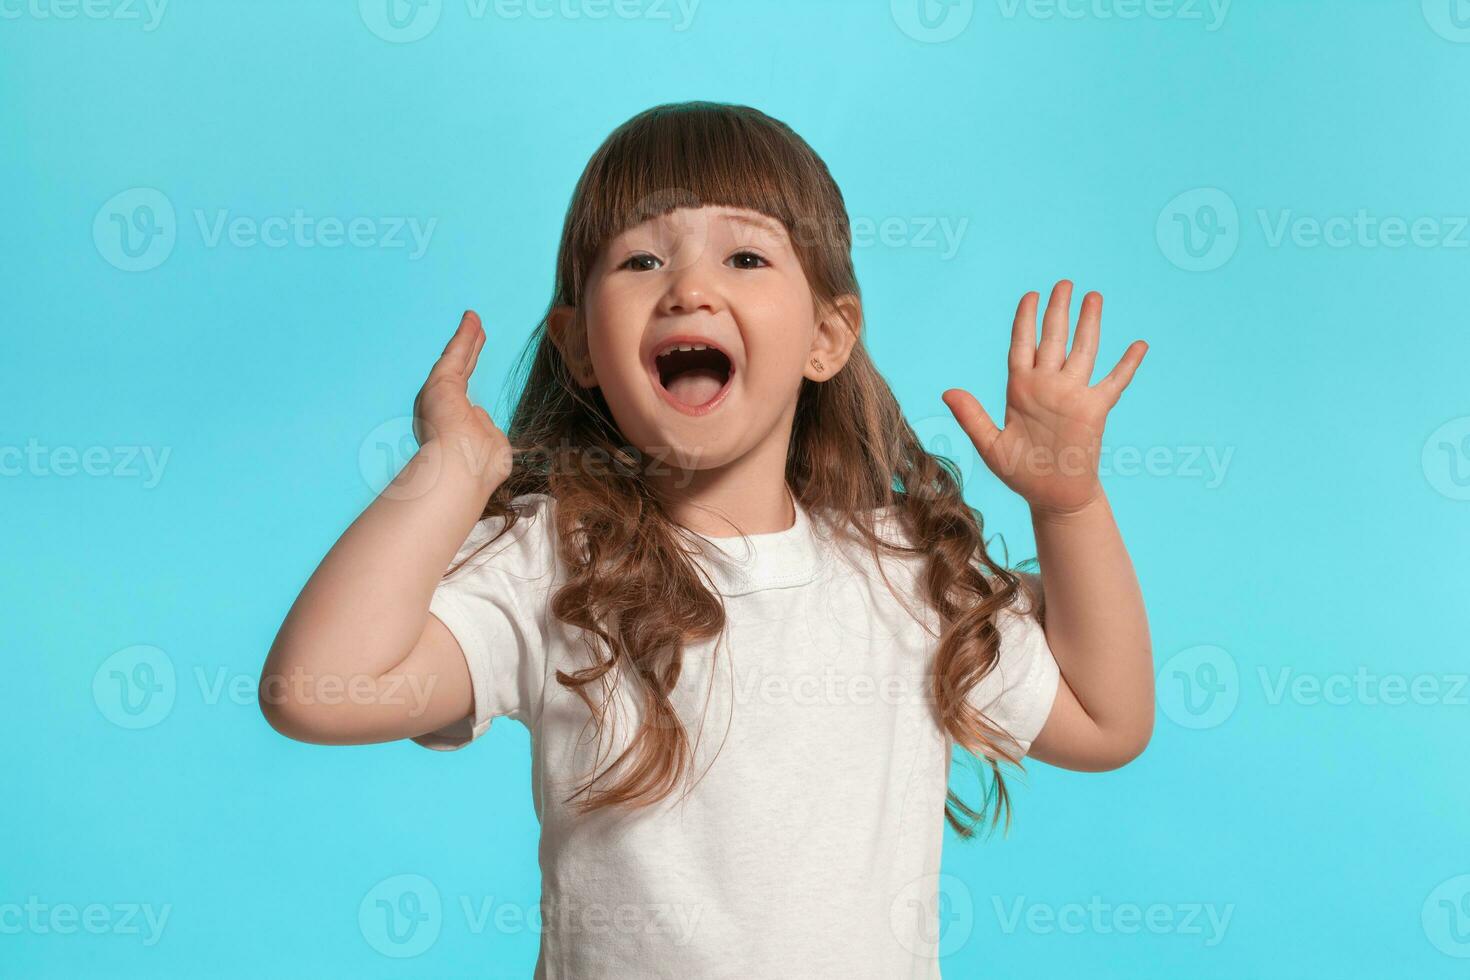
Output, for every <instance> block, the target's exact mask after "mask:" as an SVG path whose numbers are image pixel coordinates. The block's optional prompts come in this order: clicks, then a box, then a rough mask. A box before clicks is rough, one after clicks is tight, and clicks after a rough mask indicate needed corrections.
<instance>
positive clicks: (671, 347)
mask: <svg viewBox="0 0 1470 980" xmlns="http://www.w3.org/2000/svg"><path fill="white" fill-rule="evenodd" d="M709 349H710V346H709V345H708V344H670V345H669V346H668V347H665V348H664V349H663V350H661V351H659V352H658V356H659V357H663V356H664V355H665V354H671V353H673V352H674V351H676V350H709Z"/></svg>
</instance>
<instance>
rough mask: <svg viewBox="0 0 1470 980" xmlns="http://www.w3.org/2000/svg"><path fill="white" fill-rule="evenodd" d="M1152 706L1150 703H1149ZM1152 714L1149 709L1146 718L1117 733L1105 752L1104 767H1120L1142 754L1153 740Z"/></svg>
mask: <svg viewBox="0 0 1470 980" xmlns="http://www.w3.org/2000/svg"><path fill="white" fill-rule="evenodd" d="M1150 707H1152V704H1150ZM1153 735H1154V715H1153V712H1152V711H1149V713H1148V717H1147V719H1145V721H1144V722H1142V723H1140V724H1139V725H1138V726H1135V727H1134V728H1133V729H1131V730H1129V731H1127V732H1125V733H1123V734H1122V735H1119V736H1118V737H1117V738H1116V739H1115V740H1114V742H1113V746H1112V750H1111V751H1110V752H1108V754H1107V764H1106V765H1105V766H1104V768H1105V769H1122V768H1123V767H1124V766H1126V765H1128V763H1130V762H1132V761H1133V760H1134V759H1137V758H1138V757H1139V756H1141V755H1143V750H1144V749H1146V748H1148V743H1149V742H1151V741H1153Z"/></svg>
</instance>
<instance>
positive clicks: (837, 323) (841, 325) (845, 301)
mask: <svg viewBox="0 0 1470 980" xmlns="http://www.w3.org/2000/svg"><path fill="white" fill-rule="evenodd" d="M818 312H819V313H821V312H822V311H820V310H819V311H818ZM862 325H863V304H862V301H861V300H859V299H858V298H857V297H856V296H854V295H852V294H851V293H844V294H842V295H841V296H839V297H837V298H836V299H834V300H833V301H832V304H831V307H830V308H829V309H828V310H827V311H826V314H825V315H824V316H822V318H821V319H820V320H818V321H817V329H816V333H815V334H813V336H812V349H811V352H810V353H809V354H808V355H807V361H806V369H805V370H804V371H803V372H802V373H803V374H805V375H806V376H807V377H808V378H811V379H812V380H813V381H827V380H829V379H831V378H832V377H833V376H834V375H836V374H837V372H838V371H841V370H842V366H843V365H844V364H846V363H847V358H848V355H850V354H851V353H852V348H853V345H854V344H856V343H857V339H858V331H859V330H861V329H862Z"/></svg>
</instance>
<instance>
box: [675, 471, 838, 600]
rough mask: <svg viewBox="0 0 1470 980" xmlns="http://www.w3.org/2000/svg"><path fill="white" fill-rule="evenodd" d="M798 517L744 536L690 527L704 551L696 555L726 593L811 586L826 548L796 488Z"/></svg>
mask: <svg viewBox="0 0 1470 980" xmlns="http://www.w3.org/2000/svg"><path fill="white" fill-rule="evenodd" d="M787 493H788V494H790V495H791V502H792V504H793V505H794V509H795V511H796V522H795V523H794V524H793V525H792V526H791V527H789V528H787V529H785V530H784V531H770V532H767V533H765V534H748V535H746V536H744V537H740V536H739V535H736V536H733V537H721V538H715V537H709V536H707V535H703V534H699V533H698V532H696V531H688V529H687V528H686V529H685V530H686V531H688V533H689V534H691V535H693V536H694V537H695V538H697V539H698V543H699V545H700V546H701V547H702V548H703V550H704V554H703V555H700V554H697V553H696V554H695V556H694V558H695V561H696V562H698V563H699V564H700V565H701V567H703V568H704V569H705V570H706V571H707V572H708V573H709V575H710V578H711V579H712V580H713V582H714V584H715V587H716V588H717V589H718V590H719V592H720V593H721V594H722V595H744V594H746V593H749V592H756V591H759V590H761V589H784V588H791V587H794V586H798V585H805V584H807V583H808V582H810V581H811V580H812V579H813V578H815V577H816V574H817V569H818V568H819V567H820V558H821V549H820V547H819V544H818V532H817V528H816V526H815V524H814V522H813V520H812V515H811V514H810V512H808V510H807V509H806V507H804V506H803V505H802V503H801V501H800V500H798V499H797V498H796V496H795V495H794V494H791V492H790V488H788V489H787Z"/></svg>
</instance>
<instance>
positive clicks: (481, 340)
mask: <svg viewBox="0 0 1470 980" xmlns="http://www.w3.org/2000/svg"><path fill="white" fill-rule="evenodd" d="M484 346H485V330H484V328H483V327H482V326H481V325H480V318H479V317H478V316H477V315H475V311H474V310H466V311H465V314H464V317H463V318H461V319H460V321H459V328H458V329H456V330H455V331H454V336H453V337H451V338H449V344H448V345H447V346H446V347H445V348H444V352H443V353H442V354H440V355H439V360H437V361H435V362H434V367H433V368H432V369H431V370H430V371H429V377H428V380H426V381H425V382H424V386H423V387H422V388H420V389H419V393H418V396H417V397H415V398H414V400H413V436H414V438H415V439H417V440H418V443H419V445H420V446H423V445H424V444H425V443H426V442H428V441H429V440H431V439H436V440H439V441H441V442H443V443H444V444H446V445H453V446H455V447H456V448H458V449H460V450H462V451H467V452H471V453H473V458H474V459H476V460H480V461H485V462H486V463H487V464H488V463H491V462H493V463H494V464H495V465H498V466H501V467H502V468H504V466H505V465H506V463H508V461H509V459H510V440H509V439H507V438H506V436H505V433H503V432H501V431H500V429H498V428H497V427H496V425H495V423H494V422H492V421H491V419H490V413H489V412H487V411H485V410H484V409H483V408H481V407H480V406H478V405H476V404H474V403H472V402H471V401H470V396H469V382H470V375H471V374H473V373H474V371H475V364H476V363H477V362H478V361H479V358H480V348H482V347H484ZM507 472H508V471H507Z"/></svg>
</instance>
